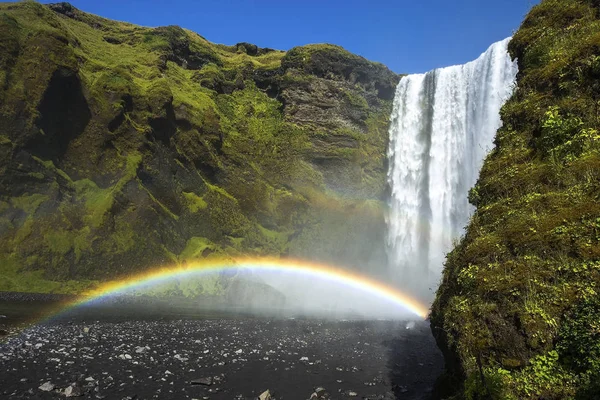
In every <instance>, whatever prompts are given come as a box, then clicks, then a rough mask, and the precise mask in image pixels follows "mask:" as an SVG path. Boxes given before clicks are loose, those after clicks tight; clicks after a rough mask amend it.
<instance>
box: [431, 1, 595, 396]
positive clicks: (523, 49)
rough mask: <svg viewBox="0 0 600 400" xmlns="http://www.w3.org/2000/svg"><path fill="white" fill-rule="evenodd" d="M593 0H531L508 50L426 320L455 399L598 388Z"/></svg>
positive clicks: (557, 393)
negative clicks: (495, 116)
mask: <svg viewBox="0 0 600 400" xmlns="http://www.w3.org/2000/svg"><path fill="white" fill-rule="evenodd" d="M599 38H600V17H599V9H598V2H594V1H587V0H544V1H542V2H541V4H539V5H538V6H535V7H534V8H533V9H532V11H531V12H530V13H529V15H528V16H527V18H526V19H525V21H524V22H523V24H522V26H521V28H520V29H519V30H518V32H517V33H516V34H515V35H514V37H513V39H512V41H511V43H510V46H509V49H510V52H511V54H512V56H513V57H514V58H517V59H518V63H519V75H518V78H517V79H518V82H517V89H516V91H515V93H514V95H513V97H512V98H511V99H510V100H509V101H508V102H507V103H506V105H505V106H504V107H503V109H502V112H501V114H502V119H503V122H504V126H503V127H502V128H501V129H500V130H499V131H498V133H497V136H496V140H495V144H496V147H495V149H494V150H493V151H492V152H491V154H490V155H489V156H488V158H487V159H486V161H485V164H484V166H483V169H482V171H481V175H480V177H479V181H478V183H477V185H476V186H475V187H474V188H473V189H472V190H471V192H470V196H469V197H470V201H471V203H473V204H474V205H475V206H476V207H477V211H476V212H475V215H474V216H473V218H472V220H471V222H470V224H469V226H468V228H467V231H466V235H465V236H464V238H462V240H461V241H460V243H459V244H458V245H457V246H456V248H455V249H454V250H453V251H452V252H451V253H450V254H449V255H448V258H447V262H446V266H445V270H444V276H443V280H442V284H441V287H440V289H439V291H438V293H437V298H436V301H435V303H434V305H433V309H432V315H431V322H432V328H433V332H434V335H435V336H436V339H437V341H438V344H439V345H440V347H441V348H442V349H443V351H444V353H445V357H446V363H447V369H448V371H449V375H448V376H447V381H446V383H449V384H450V386H454V388H455V389H456V390H457V393H458V394H459V396H458V398H463V397H464V398H467V399H574V398H575V399H597V398H598V394H599V393H600V386H598V382H599V381H600V363H599V362H598V360H599V359H600V330H599V329H598V321H599V318H600V301H599V298H600V295H599V292H598V290H599V289H598V288H599V287H600V235H599V233H600V201H599V200H600V136H599V134H598V132H599V130H600V119H599V114H598V99H600V84H599V82H600V81H599V78H600V45H599V43H600V41H599Z"/></svg>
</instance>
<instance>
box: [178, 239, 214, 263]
mask: <svg viewBox="0 0 600 400" xmlns="http://www.w3.org/2000/svg"><path fill="white" fill-rule="evenodd" d="M215 250H217V246H216V245H215V244H214V243H213V242H211V241H210V240H208V239H206V238H202V237H192V238H190V239H189V240H188V241H187V243H186V245H185V249H184V250H183V251H182V252H181V254H180V255H179V257H178V259H179V260H180V261H191V260H194V259H199V258H202V257H205V256H206V254H211V253H213V252H214V251H215Z"/></svg>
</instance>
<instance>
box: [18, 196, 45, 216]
mask: <svg viewBox="0 0 600 400" xmlns="http://www.w3.org/2000/svg"><path fill="white" fill-rule="evenodd" d="M47 200H48V196H45V195H42V194H39V193H35V194H31V195H24V196H21V197H13V198H11V199H10V203H11V205H12V206H13V207H16V208H20V209H21V210H23V211H25V212H26V213H27V214H29V215H32V214H34V213H35V212H36V210H37V209H38V207H39V206H40V205H41V204H42V203H43V202H45V201H47Z"/></svg>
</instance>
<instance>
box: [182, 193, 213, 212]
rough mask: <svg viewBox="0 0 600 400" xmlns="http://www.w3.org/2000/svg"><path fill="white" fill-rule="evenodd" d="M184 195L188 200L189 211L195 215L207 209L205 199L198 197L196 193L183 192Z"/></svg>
mask: <svg viewBox="0 0 600 400" xmlns="http://www.w3.org/2000/svg"><path fill="white" fill-rule="evenodd" d="M183 195H184V196H185V198H186V200H187V204H188V208H189V210H190V211H191V212H193V213H195V212H198V211H200V210H205V209H206V207H207V206H208V204H207V203H206V201H204V199H202V197H200V196H198V195H197V194H195V193H192V192H190V193H188V192H183Z"/></svg>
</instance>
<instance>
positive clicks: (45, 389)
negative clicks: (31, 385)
mask: <svg viewBox="0 0 600 400" xmlns="http://www.w3.org/2000/svg"><path fill="white" fill-rule="evenodd" d="M38 389H40V390H41V391H42V392H51V391H53V390H54V384H53V383H52V382H46V383H44V384H43V385H42V386H40V387H39V388H38Z"/></svg>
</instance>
